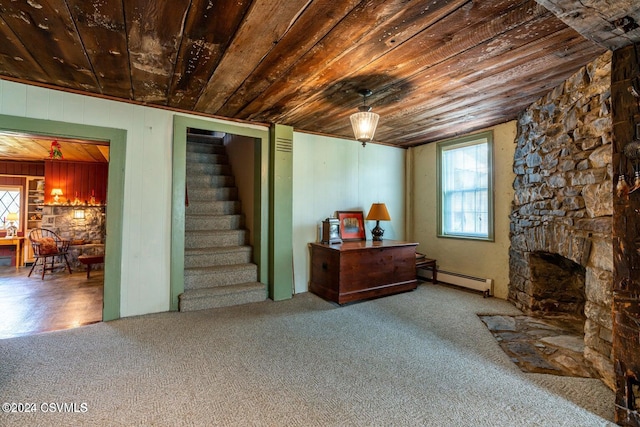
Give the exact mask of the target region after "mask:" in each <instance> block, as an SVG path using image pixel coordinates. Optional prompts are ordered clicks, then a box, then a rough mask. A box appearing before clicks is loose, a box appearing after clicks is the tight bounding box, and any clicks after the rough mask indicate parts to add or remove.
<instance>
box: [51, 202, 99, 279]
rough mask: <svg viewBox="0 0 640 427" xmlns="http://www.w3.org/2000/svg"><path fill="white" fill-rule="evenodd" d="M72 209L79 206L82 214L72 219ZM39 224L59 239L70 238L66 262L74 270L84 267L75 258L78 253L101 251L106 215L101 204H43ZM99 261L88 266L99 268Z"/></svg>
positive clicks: (96, 252) (91, 253)
mask: <svg viewBox="0 0 640 427" xmlns="http://www.w3.org/2000/svg"><path fill="white" fill-rule="evenodd" d="M74 209H82V210H83V211H84V218H82V219H75V218H74V217H73V211H74ZM42 214H43V220H44V221H43V225H42V227H44V228H48V229H49V230H52V231H54V232H56V233H57V234H58V235H59V236H60V237H62V238H63V239H66V240H69V241H71V246H70V248H69V256H68V258H69V263H70V264H71V268H73V269H74V270H81V269H84V268H86V267H85V266H84V265H82V264H81V263H80V262H79V261H78V256H80V255H98V254H104V241H105V234H106V229H105V226H106V219H105V207H104V206H87V205H82V206H62V205H61V206H52V205H48V206H44V207H43V210H42ZM101 268H102V265H100V264H98V265H95V266H92V269H101Z"/></svg>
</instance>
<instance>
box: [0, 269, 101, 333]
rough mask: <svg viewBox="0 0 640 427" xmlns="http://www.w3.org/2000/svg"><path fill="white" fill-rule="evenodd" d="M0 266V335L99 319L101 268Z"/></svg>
mask: <svg viewBox="0 0 640 427" xmlns="http://www.w3.org/2000/svg"><path fill="white" fill-rule="evenodd" d="M29 269H30V267H28V268H27V267H22V268H19V269H16V268H15V267H0V339H2V338H11V337H18V336H23V335H32V334H36V333H40V332H49V331H57V330H62V329H69V328H75V327H78V326H82V325H87V324H90V323H96V322H100V321H102V297H103V288H104V271H102V270H98V271H95V270H92V271H91V278H90V279H87V273H86V272H85V271H74V272H73V274H71V275H70V274H68V272H66V271H64V272H63V271H56V272H54V273H53V274H52V273H50V272H47V274H46V275H45V277H44V280H43V279H41V278H40V275H39V274H36V272H34V273H33V274H32V275H31V277H27V274H29Z"/></svg>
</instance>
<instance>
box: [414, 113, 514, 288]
mask: <svg viewBox="0 0 640 427" xmlns="http://www.w3.org/2000/svg"><path fill="white" fill-rule="evenodd" d="M485 130H493V148H494V193H495V194H494V197H495V198H494V205H495V211H494V214H495V216H494V218H495V222H494V226H495V241H494V242H483V241H476V240H463V239H451V238H441V237H437V225H438V216H437V212H438V211H437V208H438V203H437V191H438V190H437V179H436V178H437V176H436V143H431V144H426V145H421V146H418V147H415V148H410V149H409V153H408V158H409V160H408V164H407V169H408V176H409V178H408V179H409V180H410V187H411V188H410V190H409V193H410V195H409V199H408V202H409V203H408V208H407V209H408V215H409V219H408V224H407V225H408V228H407V230H408V239H409V240H414V241H417V242H419V243H420V246H419V249H418V250H419V251H420V252H423V253H426V254H427V256H428V257H430V258H436V259H437V260H438V268H439V269H441V270H446V271H450V272H454V273H460V274H467V275H471V276H476V277H483V278H491V279H493V280H494V295H495V296H496V297H498V298H505V299H506V298H507V296H508V284H509V246H510V240H509V215H510V214H511V202H512V200H513V180H514V179H515V175H514V173H513V156H514V152H515V146H516V145H515V136H516V122H515V121H512V122H509V123H505V124H502V125H499V126H496V127H493V128H490V129H485ZM474 133H477V132H474ZM461 136H463V135H461Z"/></svg>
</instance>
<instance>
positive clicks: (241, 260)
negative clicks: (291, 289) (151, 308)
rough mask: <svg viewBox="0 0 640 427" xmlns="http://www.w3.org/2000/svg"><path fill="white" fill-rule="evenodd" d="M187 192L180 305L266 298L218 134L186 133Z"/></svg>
mask: <svg viewBox="0 0 640 427" xmlns="http://www.w3.org/2000/svg"><path fill="white" fill-rule="evenodd" d="M187 197H188V199H189V205H188V206H187V207H186V212H185V213H186V218H185V250H184V252H185V256H184V293H183V294H181V295H180V297H179V299H180V304H179V307H180V311H194V310H202V309H206V308H214V307H226V306H230V305H239V304H246V303H251V302H258V301H263V300H265V299H266V296H267V290H266V286H265V285H264V284H262V283H259V282H258V266H257V265H255V264H253V263H252V262H251V260H252V253H253V249H252V247H251V246H249V245H248V244H247V243H248V236H247V230H246V229H244V228H243V226H244V218H243V216H242V214H241V213H240V202H239V201H238V190H237V188H236V187H235V180H234V177H233V175H232V174H231V167H230V166H229V163H228V158H227V155H226V150H225V147H224V144H223V142H222V140H221V139H220V138H218V137H215V136H210V135H200V134H192V133H189V134H188V136H187Z"/></svg>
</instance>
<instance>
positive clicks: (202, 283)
mask: <svg viewBox="0 0 640 427" xmlns="http://www.w3.org/2000/svg"><path fill="white" fill-rule="evenodd" d="M257 280H258V266H257V265H255V264H250V263H245V264H233V265H220V266H215V267H194V268H185V269H184V288H185V289H204V288H213V287H217V286H229V285H237V284H239V283H246V282H255V281H257Z"/></svg>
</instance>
